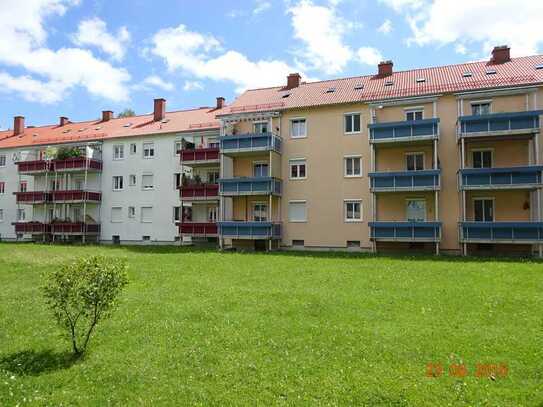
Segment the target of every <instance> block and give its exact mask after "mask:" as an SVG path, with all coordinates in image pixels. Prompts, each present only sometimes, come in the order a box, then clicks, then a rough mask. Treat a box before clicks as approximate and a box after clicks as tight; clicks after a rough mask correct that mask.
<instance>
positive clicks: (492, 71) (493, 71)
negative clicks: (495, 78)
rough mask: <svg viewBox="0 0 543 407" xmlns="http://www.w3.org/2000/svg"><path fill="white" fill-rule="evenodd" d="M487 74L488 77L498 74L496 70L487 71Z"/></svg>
mask: <svg viewBox="0 0 543 407" xmlns="http://www.w3.org/2000/svg"><path fill="white" fill-rule="evenodd" d="M486 74H487V75H495V74H496V70H495V69H488V70H487V71H486Z"/></svg>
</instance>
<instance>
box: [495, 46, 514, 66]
mask: <svg viewBox="0 0 543 407" xmlns="http://www.w3.org/2000/svg"><path fill="white" fill-rule="evenodd" d="M509 61H511V48H509V47H508V46H507V45H500V46H498V47H494V49H493V50H492V58H490V63H491V64H503V63H505V62H509Z"/></svg>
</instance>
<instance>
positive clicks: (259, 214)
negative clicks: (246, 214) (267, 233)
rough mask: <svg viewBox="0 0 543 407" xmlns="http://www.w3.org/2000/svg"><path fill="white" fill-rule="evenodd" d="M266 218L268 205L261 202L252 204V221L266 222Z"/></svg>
mask: <svg viewBox="0 0 543 407" xmlns="http://www.w3.org/2000/svg"><path fill="white" fill-rule="evenodd" d="M267 220H268V205H266V204H265V203H261V202H255V203H254V204H253V221H255V222H266V221H267Z"/></svg>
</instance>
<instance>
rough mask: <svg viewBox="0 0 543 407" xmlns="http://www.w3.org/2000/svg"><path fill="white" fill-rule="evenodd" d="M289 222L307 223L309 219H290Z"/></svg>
mask: <svg viewBox="0 0 543 407" xmlns="http://www.w3.org/2000/svg"><path fill="white" fill-rule="evenodd" d="M288 223H307V220H289V221H288Z"/></svg>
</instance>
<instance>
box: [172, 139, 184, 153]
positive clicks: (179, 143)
mask: <svg viewBox="0 0 543 407" xmlns="http://www.w3.org/2000/svg"><path fill="white" fill-rule="evenodd" d="M182 149H183V142H182V141H181V140H175V141H174V143H173V155H179V152H180V151H181V150H182Z"/></svg>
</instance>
